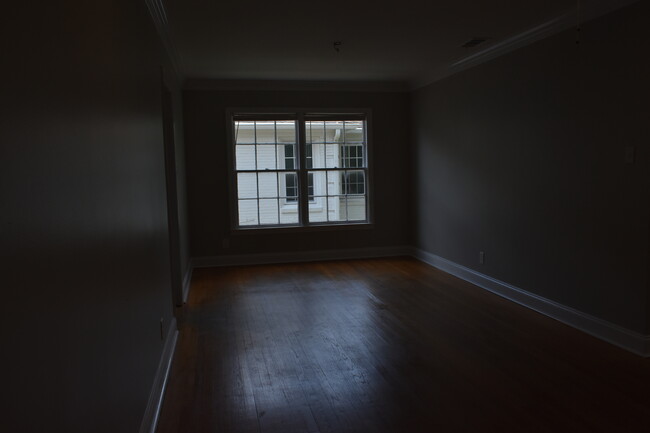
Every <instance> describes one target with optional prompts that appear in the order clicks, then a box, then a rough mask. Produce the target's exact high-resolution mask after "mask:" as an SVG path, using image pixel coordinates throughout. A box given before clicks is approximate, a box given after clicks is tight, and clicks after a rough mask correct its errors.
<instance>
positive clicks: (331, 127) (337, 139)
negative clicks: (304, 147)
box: [325, 120, 343, 143]
mask: <svg viewBox="0 0 650 433" xmlns="http://www.w3.org/2000/svg"><path fill="white" fill-rule="evenodd" d="M342 141H343V122H340V121H338V120H336V121H327V122H325V142H326V143H341V142H342Z"/></svg>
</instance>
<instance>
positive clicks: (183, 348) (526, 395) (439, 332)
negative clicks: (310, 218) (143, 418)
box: [158, 257, 650, 433]
mask: <svg viewBox="0 0 650 433" xmlns="http://www.w3.org/2000/svg"><path fill="white" fill-rule="evenodd" d="M179 319H180V329H181V334H180V338H179V342H178V348H177V352H176V358H175V361H174V364H173V367H172V372H171V376H170V379H169V384H168V388H167V394H166V397H165V401H164V404H163V409H162V413H161V418H160V422H159V426H158V432H159V433H171V432H179V433H180V432H183V433H198V432H220V433H221V432H223V433H234V432H237V433H239V432H242V433H243V432H246V433H248V432H259V433H292V432H296V433H298V432H299V433H316V432H319V433H325V432H336V433H338V432H351V433H352V432H354V433H371V432H372V433H379V432H386V433H388V432H390V433H393V432H394V433H398V432H409V433H416V432H444V433H448V432H476V433H483V432H603V433H605V432H606V433H622V432H635V433H640V432H648V431H650V360H649V359H643V358H641V357H638V356H636V355H633V354H630V353H628V352H626V351H623V350H622V349H619V348H617V347H614V346H611V345H609V344H607V343H604V342H601V341H599V340H597V339H595V338H593V337H590V336H588V335H586V334H583V333H581V332H579V331H576V330H574V329H572V328H570V327H568V326H565V325H563V324H561V323H559V322H556V321H554V320H552V319H549V318H547V317H545V316H542V315H540V314H538V313H535V312H533V311H531V310H528V309H526V308H524V307H521V306H519V305H516V304H514V303H512V302H510V301H507V300H504V299H502V298H500V297H498V296H496V295H493V294H491V293H489V292H486V291H484V290H482V289H480V288H477V287H475V286H473V285H471V284H469V283H466V282H464V281H462V280H459V279H457V278H455V277H452V276H450V275H448V274H445V273H443V272H441V271H438V270H436V269H434V268H431V267H429V266H427V265H425V264H423V263H420V262H418V261H416V260H414V259H410V258H401V257H400V258H389V259H372V260H354V261H332V262H319V263H306V264H287V265H265V266H246V267H229V268H206V269H197V270H196V271H195V273H194V277H193V281H192V291H191V294H190V299H189V302H188V303H187V304H186V306H184V307H183V308H182V311H181V312H180V317H179Z"/></svg>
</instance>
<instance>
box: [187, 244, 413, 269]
mask: <svg viewBox="0 0 650 433" xmlns="http://www.w3.org/2000/svg"><path fill="white" fill-rule="evenodd" d="M411 251H412V249H411V247H406V246H397V247H372V248H353V249H340V250H320V251H295V252H283V253H263V254H238V255H227V256H226V255H224V256H212V257H197V258H194V259H193V260H192V263H193V266H194V267H195V268H206V267H213V266H237V265H266V264H273V263H298V262H315V261H319V260H346V259H365V258H372V257H394V256H408V255H411Z"/></svg>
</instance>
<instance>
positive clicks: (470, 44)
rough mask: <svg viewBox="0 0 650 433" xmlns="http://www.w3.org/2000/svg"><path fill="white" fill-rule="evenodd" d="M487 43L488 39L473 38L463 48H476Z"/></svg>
mask: <svg viewBox="0 0 650 433" xmlns="http://www.w3.org/2000/svg"><path fill="white" fill-rule="evenodd" d="M485 41H487V38H472V39H470V40H469V41H467V42H465V43H464V44H463V45H462V47H463V48H474V47H475V46H477V45H479V44H482V43H483V42H485Z"/></svg>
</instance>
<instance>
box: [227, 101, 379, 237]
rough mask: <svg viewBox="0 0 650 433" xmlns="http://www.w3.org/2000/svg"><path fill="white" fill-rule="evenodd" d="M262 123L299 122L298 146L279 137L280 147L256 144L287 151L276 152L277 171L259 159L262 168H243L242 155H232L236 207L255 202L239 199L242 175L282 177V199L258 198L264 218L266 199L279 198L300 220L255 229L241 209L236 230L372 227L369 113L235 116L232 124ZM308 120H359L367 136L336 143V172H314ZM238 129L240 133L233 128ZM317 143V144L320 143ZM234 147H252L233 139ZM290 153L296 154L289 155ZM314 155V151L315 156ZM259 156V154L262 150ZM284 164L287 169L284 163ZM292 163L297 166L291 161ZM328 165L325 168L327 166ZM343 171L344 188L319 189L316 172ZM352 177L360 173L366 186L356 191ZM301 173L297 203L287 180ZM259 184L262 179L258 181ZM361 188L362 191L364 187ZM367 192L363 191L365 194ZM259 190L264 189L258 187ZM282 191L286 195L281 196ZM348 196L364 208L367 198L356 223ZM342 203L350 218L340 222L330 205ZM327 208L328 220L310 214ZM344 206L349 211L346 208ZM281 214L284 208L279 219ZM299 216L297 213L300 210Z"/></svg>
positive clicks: (321, 169) (341, 183)
mask: <svg viewBox="0 0 650 433" xmlns="http://www.w3.org/2000/svg"><path fill="white" fill-rule="evenodd" d="M239 121H241V122H257V121H266V122H270V121H275V122H278V121H295V123H294V126H295V143H290V144H287V143H283V142H280V141H278V138H277V134H276V136H275V142H274V143H268V144H261V143H258V142H254V143H250V144H249V145H251V146H253V145H254V146H256V147H258V146H267V145H268V146H275V147H276V148H279V147H282V146H285V147H284V152H283V153H282V154H279V153H278V152H277V150H276V152H275V156H276V162H275V168H273V167H271V168H266V167H265V168H260V167H259V164H258V161H257V159H256V160H255V164H256V165H255V167H256V169H238V168H237V165H238V161H237V159H236V157H237V153H236V152H232V155H233V158H232V161H231V162H232V163H231V170H232V172H233V173H234V177H233V178H234V188H233V192H234V195H235V203H239V202H241V201H242V200H251V201H252V200H254V199H253V198H251V199H241V198H239V188H238V187H239V185H238V174H240V173H251V174H253V173H255V174H256V176H258V174H263V173H267V174H276V176H275V177H276V179H277V189H278V192H277V194H276V197H261V196H260V195H259V194H258V195H257V197H256V199H257V200H258V203H257V206H258V214H259V207H260V200H273V199H274V198H275V199H277V200H278V203H279V206H280V205H281V203H282V202H284V203H286V204H291V205H292V206H293V209H296V204H297V205H298V208H299V209H298V213H299V217H298V220H297V221H296V222H295V223H291V222H290V223H287V222H283V221H282V220H281V218H280V217H279V216H278V218H277V223H273V224H265V223H263V222H262V218H261V217H258V218H257V221H256V223H255V224H242V221H241V216H240V210H239V208H236V209H235V212H234V217H235V218H234V219H233V224H234V227H236V228H265V227H276V226H277V227H288V226H320V225H348V224H353V223H359V222H361V223H369V222H370V207H369V201H370V200H369V168H368V147H369V145H368V120H367V115H366V114H358V113H357V114H349V113H345V114H341V113H333V114H322V113H321V114H318V113H317V114H310V113H307V114H302V113H297V114H295V115H286V114H284V113H283V114H282V115H276V114H273V115H265V114H253V115H251V114H247V113H240V114H235V115H232V117H231V125H233V127H234V126H235V124H236V122H239ZM308 121H323V122H325V121H335V122H345V121H354V122H358V121H361V122H362V127H363V134H362V138H361V140H357V141H354V142H351V143H346V142H345V141H343V142H340V141H339V142H333V143H331V144H336V145H337V149H338V150H337V152H338V156H337V157H336V159H337V162H338V163H336V164H335V165H334V167H325V166H324V167H317V168H314V167H313V166H314V165H315V158H316V155H312V153H313V149H314V148H312V147H311V146H308V145H307V140H306V137H305V129H306V122H308ZM233 129H234V128H233ZM342 130H343V131H345V125H343V126H342ZM314 144H315V143H314ZM231 145H232V147H233V150H237V146H244V145H246V144H245V143H244V142H241V141H240V142H239V143H238V142H236V140H235V139H234V135H233V140H231ZM289 149H290V150H289ZM309 150H312V152H309ZM256 151H257V149H256ZM287 151H289V152H290V153H291V154H290V155H287V154H286V152H287ZM281 161H282V165H283V167H282V166H280V163H281ZM289 161H291V162H289ZM323 165H325V164H323ZM331 171H339V172H341V173H348V174H342V175H341V176H342V178H341V180H340V181H339V183H338V189H336V188H332V186H331V185H329V184H327V182H325V184H324V185H316V182H315V180H314V173H319V172H325V174H324V175H325V176H326V177H327V173H326V172H331ZM351 172H358V173H359V175H356V176H361V177H360V178H361V179H362V182H361V184H359V182H353V183H354V184H355V185H357V187H356V189H351V187H350V185H351V184H350V183H349V182H350V174H349V173H351ZM291 173H295V175H296V176H295V178H296V180H297V182H296V185H295V186H291V188H292V189H293V188H295V189H296V190H297V198H294V197H293V196H290V195H289V194H288V192H289V191H288V187H287V184H286V176H287V175H288V174H291ZM280 177H284V181H282V182H281V181H280ZM258 184H259V178H258ZM358 185H361V186H358ZM359 188H361V189H359ZM258 190H259V185H258ZM280 190H282V191H280ZM348 196H350V197H356V199H355V200H356V202H357V203H358V200H359V199H362V201H363V205H362V212H363V215H364V217H363V218H361V219H359V218H351V217H350V209H349V208H348V207H347V206H348V198H347V197H348ZM318 199H321V200H318ZM336 200H340V202H341V203H345V206H346V208H345V211H344V212H343V211H341V215H342V214H343V213H344V214H345V218H344V219H343V217H335V218H330V216H329V211H330V209H329V208H328V206H329V204H330V203H331V202H333V201H336ZM323 203H324V206H323V207H324V212H326V215H327V218H325V220H324V221H323V220H321V219H320V217H319V218H314V219H310V212H311V210H312V208H313V207H314V206H317V205H322V204H323ZM341 206H343V205H342V204H341ZM280 212H281V210H280V209H278V214H280ZM294 212H295V211H294Z"/></svg>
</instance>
